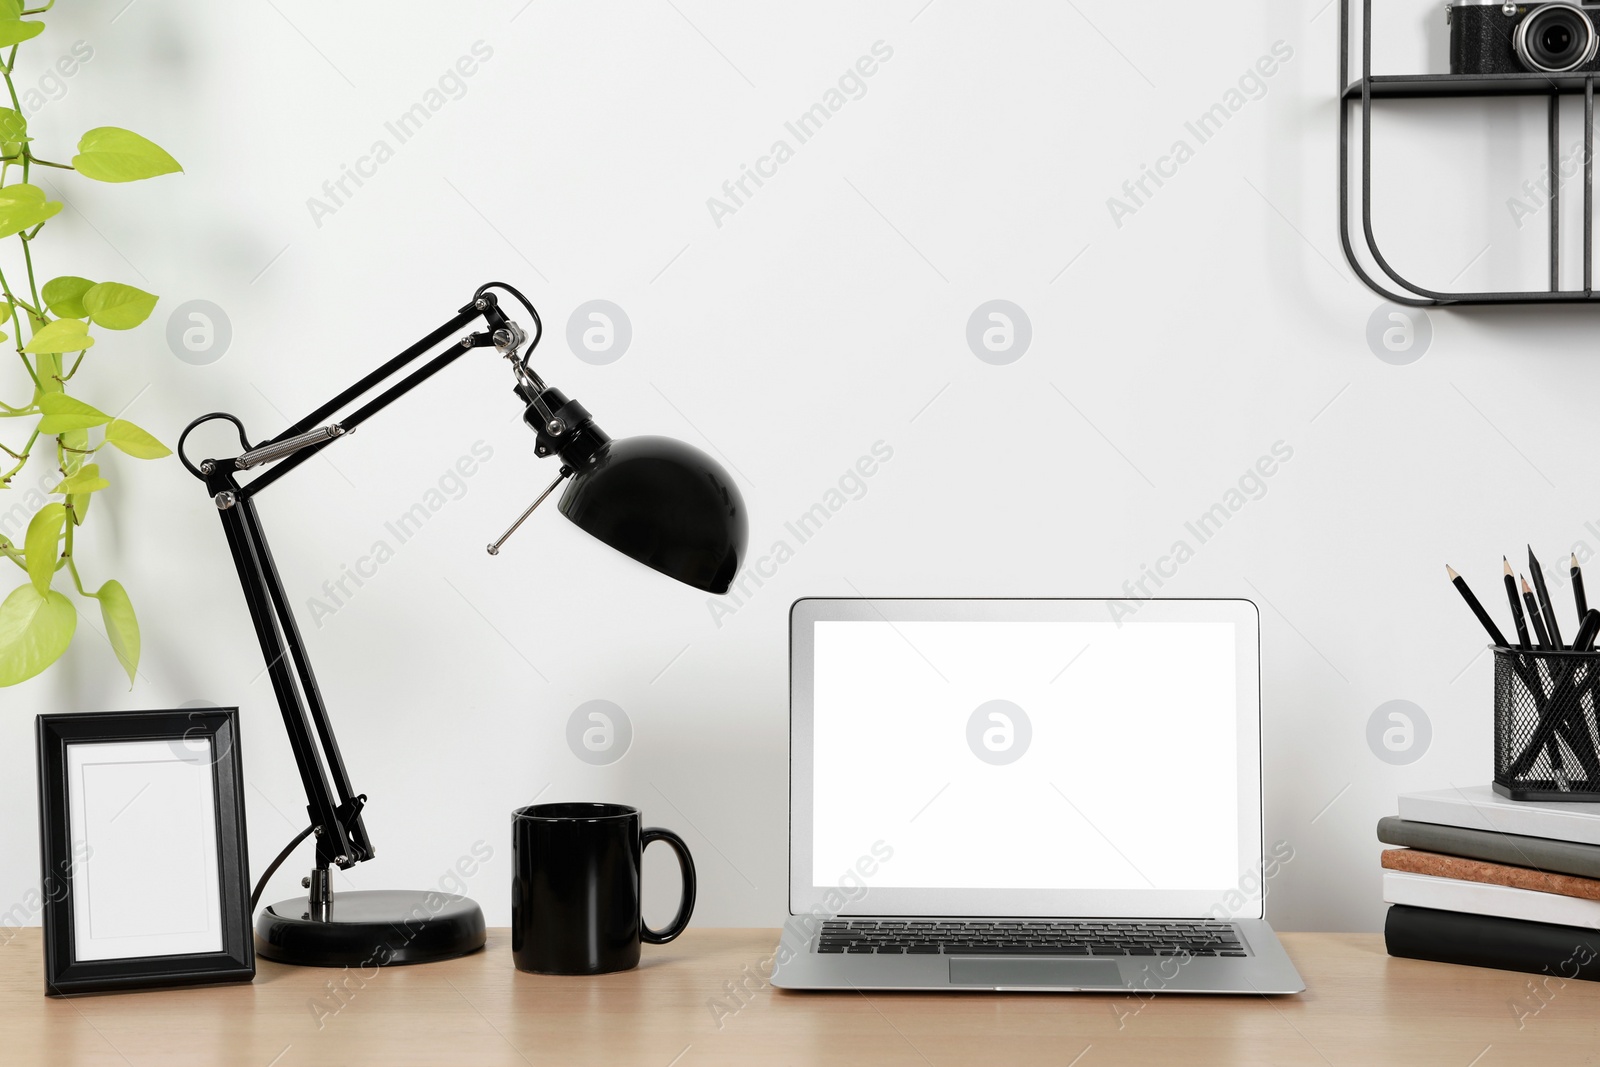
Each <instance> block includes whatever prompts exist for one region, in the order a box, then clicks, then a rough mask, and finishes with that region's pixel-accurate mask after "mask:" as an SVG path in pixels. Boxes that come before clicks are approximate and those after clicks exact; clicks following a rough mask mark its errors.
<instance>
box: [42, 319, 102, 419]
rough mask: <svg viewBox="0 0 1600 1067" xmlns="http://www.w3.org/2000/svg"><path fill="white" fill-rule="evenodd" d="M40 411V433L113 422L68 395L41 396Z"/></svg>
mask: <svg viewBox="0 0 1600 1067" xmlns="http://www.w3.org/2000/svg"><path fill="white" fill-rule="evenodd" d="M61 321H66V320H61ZM39 410H40V411H42V412H44V418H42V419H40V420H39V432H40V433H50V434H59V433H65V432H66V431H68V430H86V429H88V428H89V427H91V426H104V425H105V424H106V423H108V422H110V421H111V416H110V415H107V414H106V413H105V412H103V411H101V410H99V409H98V408H94V407H90V406H89V405H88V404H85V403H84V402H83V401H81V400H79V399H78V398H77V397H72V396H68V395H67V394H66V393H41V394H39ZM74 447H76V446H74Z"/></svg>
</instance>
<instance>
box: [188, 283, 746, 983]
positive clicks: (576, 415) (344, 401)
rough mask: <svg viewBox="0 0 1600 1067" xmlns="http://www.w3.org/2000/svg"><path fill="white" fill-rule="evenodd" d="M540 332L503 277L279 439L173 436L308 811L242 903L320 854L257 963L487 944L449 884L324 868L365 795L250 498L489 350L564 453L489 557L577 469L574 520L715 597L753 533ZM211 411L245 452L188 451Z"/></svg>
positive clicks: (413, 955)
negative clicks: (580, 389)
mask: <svg viewBox="0 0 1600 1067" xmlns="http://www.w3.org/2000/svg"><path fill="white" fill-rule="evenodd" d="M495 289H499V290H502V291H504V292H505V293H507V294H509V295H510V296H512V297H515V298H516V300H517V301H518V302H519V303H520V304H521V305H522V306H523V307H524V308H526V309H527V312H528V316H529V318H530V319H531V320H532V323H533V330H534V332H533V336H532V338H531V339H530V338H529V336H528V334H527V333H526V331H524V330H523V328H522V327H521V326H519V325H518V324H517V323H516V322H514V321H513V320H512V319H511V318H509V317H508V316H507V315H506V314H505V312H504V311H503V310H502V309H501V307H500V303H499V300H498V299H497V297H496V294H495V293H494V292H491V290H495ZM480 319H481V320H482V322H483V324H484V327H485V328H484V329H483V330H481V331H478V332H475V333H467V334H464V335H462V336H461V337H460V338H459V340H457V341H455V342H454V343H452V344H451V345H450V347H449V348H448V349H445V350H444V351H442V352H440V353H439V354H437V355H435V356H434V357H433V358H432V359H430V360H429V361H428V362H426V363H424V364H423V365H422V366H421V367H419V368H417V369H415V370H413V371H411V372H410V373H409V374H407V375H406V376H405V377H403V378H401V379H400V380H399V381H397V382H394V383H393V384H389V385H388V386H387V387H386V388H384V389H383V391H382V392H379V393H378V394H377V395H376V396H373V397H372V398H370V399H368V400H366V401H365V403H363V404H362V405H361V406H359V407H356V408H355V410H354V411H350V412H349V413H348V414H345V415H343V416H342V417H337V416H338V415H339V413H340V412H343V411H346V409H348V408H350V407H351V406H352V405H353V404H354V403H355V402H356V401H357V400H358V399H359V398H361V397H363V396H365V395H366V394H367V393H369V392H372V391H373V390H374V389H377V388H378V387H379V386H380V385H383V384H384V383H386V382H388V381H389V379H391V378H393V377H394V376H395V375H397V374H398V373H399V372H400V371H401V369H402V368H404V367H406V366H407V365H408V364H410V363H412V362H414V361H415V360H417V359H419V358H421V357H422V356H424V355H425V354H427V353H428V352H430V351H431V350H433V349H434V348H436V347H437V346H439V345H440V344H441V343H443V342H444V341H445V340H446V339H447V338H449V337H451V336H452V335H453V334H455V333H456V331H458V330H461V329H463V328H464V327H467V326H468V325H469V324H472V323H473V322H474V321H475V320H480ZM543 333H544V328H543V324H542V323H541V322H540V320H539V313H538V312H537V311H535V310H534V308H533V305H532V304H530V303H529V302H528V300H527V298H526V297H524V296H523V295H522V294H521V293H519V292H518V291H517V290H516V289H514V288H512V287H511V286H509V285H506V284H505V283H503V282H488V283H486V284H485V285H483V286H480V287H479V289H478V291H477V292H476V293H474V294H473V297H472V299H471V300H470V301H468V302H467V304H466V305H465V306H464V307H462V308H461V309H460V310H459V311H458V312H457V313H456V315H455V317H454V318H452V319H450V321H448V322H446V323H444V324H443V325H441V326H440V327H439V328H438V329H436V330H434V331H433V332H432V333H430V334H428V335H427V336H426V337H424V338H422V339H421V340H420V341H418V342H417V343H416V344H414V345H412V346H411V347H410V348H407V349H406V350H405V351H403V352H401V353H400V354H399V355H397V356H395V357H394V358H393V359H391V360H389V361H388V362H386V363H384V364H383V365H382V366H380V367H378V368H377V369H376V370H374V371H373V372H372V373H370V374H368V375H367V376H366V377H364V378H362V379H361V380H360V381H358V382H356V383H355V384H354V385H352V386H350V388H348V389H346V390H345V391H344V392H342V393H340V394H339V395H337V396H335V397H334V398H333V399H331V400H329V401H328V402H327V403H326V404H323V405H322V406H321V407H319V408H317V409H316V410H315V411H313V412H311V414H309V415H307V416H306V417H305V418H303V419H301V420H300V421H299V422H296V423H295V424H294V425H293V426H290V427H289V428H288V429H286V430H284V431H283V432H282V433H280V434H278V435H277V436H276V437H273V438H270V439H268V440H265V441H261V442H259V443H257V444H251V443H250V440H249V438H248V436H247V435H246V432H245V428H244V424H243V423H242V422H240V421H239V420H238V419H237V418H236V417H234V416H233V415H230V414H227V413H226V412H212V413H211V414H209V415H203V416H201V417H200V418H198V419H196V420H195V421H194V422H192V423H190V424H189V425H188V427H186V428H185V429H184V431H183V435H182V436H181V437H180V438H179V439H178V456H179V458H180V459H181V460H182V461H183V465H184V466H185V467H187V468H188V470H189V472H190V473H191V474H193V475H194V476H195V477H196V478H198V479H200V480H201V481H202V482H204V483H205V487H206V492H207V493H208V494H210V496H211V499H212V501H213V502H214V503H215V504H216V506H217V514H218V515H220V516H221V518H222V528H223V531H224V532H225V533H226V534H227V538H228V547H229V548H230V549H231V550H232V553H233V564H234V567H235V569H236V570H237V571H238V575H239V583H240V585H241V586H242V587H243V589H244V597H245V604H246V605H247V606H248V608H249V610H250V617H251V619H252V620H253V622H254V623H255V630H256V638H257V640H258V641H259V642H260V644H261V654H262V656H263V657H264V658H265V660H266V664H267V673H268V675H269V676H270V677H271V679H272V690H273V694H274V696H275V697H276V698H277V702H278V708H279V710H280V711H281V712H282V713H283V722H284V726H285V727H286V728H287V730H288V733H289V744H290V747H291V748H292V749H293V751H294V758H295V763H296V764H297V765H298V766H299V769H300V781H301V784H302V786H303V787H304V789H305V793H306V801H307V811H308V813H309V815H310V825H309V826H307V827H306V829H305V831H304V832H302V833H301V834H300V835H299V836H298V837H296V838H295V839H294V840H293V841H291V842H290V843H289V846H288V847H287V848H285V849H284V850H283V852H282V853H280V854H279V856H278V857H277V859H275V860H274V861H273V862H272V864H271V865H270V866H269V867H268V868H267V870H266V872H265V873H264V874H263V875H262V876H261V880H260V882H259V883H258V884H257V886H256V889H255V892H254V893H253V894H252V896H251V899H250V904H251V910H252V911H253V910H254V909H255V906H256V904H257V902H258V901H259V900H260V896H261V892H262V890H263V889H264V888H265V887H266V884H267V880H268V879H269V878H271V877H272V874H273V872H275V871H276V870H277V869H278V867H279V866H280V865H281V864H282V863H283V862H284V861H285V860H286V859H288V857H289V856H290V854H291V853H292V852H293V851H294V849H295V848H296V847H297V846H298V845H299V844H300V842H302V841H304V840H305V839H306V838H307V837H311V836H313V835H314V836H315V837H316V850H317V853H316V864H315V866H314V867H313V868H312V870H311V873H310V875H309V876H308V877H306V878H305V879H304V880H303V881H302V883H301V884H302V886H304V887H305V888H306V889H307V890H308V892H307V894H306V896H304V897H296V898H293V899H290V900H285V901H280V902H278V903H276V904H272V905H270V906H269V907H267V908H266V909H265V910H263V911H262V913H261V917H260V919H259V920H258V921H257V923H256V945H257V949H256V950H257V951H258V952H259V953H260V954H261V955H262V956H264V957H266V958H267V959H272V960H279V961H281V962H284V963H295V964H306V965H314V966H344V965H353V966H379V965H386V964H397V963H422V962H427V961H431V960H441V959H450V958H452V957H455V956H460V955H464V954H466V953H468V952H472V951H474V950H476V949H478V948H480V947H482V945H483V943H484V922H483V912H482V911H481V910H480V909H479V908H478V905H477V904H475V903H473V902H472V901H471V900H468V899H467V898H465V897H461V896H455V895H453V894H446V893H438V892H428V891H397V890H378V891H363V892H340V893H337V894H335V893H334V892H333V887H332V882H331V879H330V874H331V871H332V868H334V867H339V868H340V869H348V868H350V867H353V866H355V865H356V864H358V863H362V862H365V861H366V860H369V859H371V858H372V857H373V855H374V850H373V847H372V842H371V841H370V839H369V838H368V836H367V830H366V826H365V825H364V824H363V822H362V808H363V807H364V806H365V804H366V801H367V797H366V794H364V793H357V792H356V791H355V790H354V789H353V788H352V787H351V784H350V777H349V774H348V773H347V772H346V770H345V765H344V759H343V757H342V756H341V755H340V752H339V744H338V742H337V740H336V739H335V738H334V735H333V726H332V724H331V723H330V721H329V719H328V713H327V708H326V706H325V705H324V703H323V699H322V691H321V689H320V688H319V687H318V685H317V680H316V677H315V676H314V675H313V674H312V671H311V663H310V660H309V659H308V658H307V655H306V650H305V644H304V642H303V640H302V639H301V636H300V630H299V627H298V626H297V625H296V624H295V620H294V615H293V613H292V612H291V611H290V608H289V598H288V595H287V594H286V593H285V592H284V588H283V582H282V580H281V579H280V578H279V577H278V569H277V566H276V565H275V564H274V563H273V560H272V553H271V551H270V550H269V549H268V547H267V539H266V535H265V533H263V531H262V527H261V520H260V517H259V516H258V515H257V514H256V508H255V503H254V498H255V496H256V494H258V493H260V492H261V491H262V490H263V489H266V488H267V487H268V486H270V485H272V484H273V483H274V482H276V481H278V479H280V478H282V477H283V476H284V475H285V474H288V473H289V472H290V471H292V470H293V469H295V468H296V467H298V466H300V465H301V464H302V463H304V462H306V461H307V460H308V459H310V458H311V457H312V456H315V455H316V454H317V453H318V452H320V451H321V450H322V449H324V448H326V447H328V446H329V445H330V444H332V443H333V442H334V441H335V440H337V439H338V438H340V437H344V436H346V435H348V434H350V433H351V432H353V431H354V430H355V429H356V428H357V427H358V426H360V425H361V424H362V423H363V422H365V421H366V420H367V419H368V418H369V417H371V416H372V415H375V414H377V413H378V412H379V411H381V410H383V409H384V408H386V407H388V406H389V405H390V404H391V403H393V402H394V401H395V400H397V399H398V398H399V397H401V396H402V395H404V394H405V393H407V392H410V391H411V390H412V389H413V388H415V387H416V386H418V385H420V384H421V383H422V382H423V381H424V380H426V379H428V378H430V377H432V376H433V375H434V374H436V373H438V372H439V371H441V370H443V369H444V368H445V367H446V366H448V365H449V364H451V363H453V362H454V361H455V360H456V359H458V358H460V357H461V356H463V355H465V354H466V353H467V352H470V351H472V350H473V349H478V348H493V349H494V350H495V351H496V352H498V353H499V354H500V355H501V356H503V357H505V359H506V360H507V362H508V363H509V364H510V367H511V372H512V375H513V377H514V379H515V381H514V384H513V390H514V392H515V393H516V395H517V397H518V398H519V400H520V401H521V403H522V404H523V406H524V411H523V416H522V417H523V421H524V422H525V423H526V424H527V426H528V427H529V428H530V429H531V430H533V433H534V452H535V454H536V455H538V456H540V457H548V456H552V455H553V456H556V457H558V458H559V460H560V462H561V470H560V473H559V474H558V475H557V476H556V479H555V481H553V482H551V483H550V485H549V487H548V488H546V489H545V490H544V492H542V493H540V494H539V497H538V499H536V500H535V501H534V502H533V503H532V504H531V505H530V506H529V507H528V509H527V510H526V511H524V512H523V513H522V514H521V515H520V516H518V518H517V519H516V521H515V522H513V523H512V524H511V526H510V528H508V529H507V530H506V531H505V533H504V534H502V535H501V536H500V537H499V538H498V539H497V540H496V541H494V542H493V543H492V544H490V545H489V554H490V555H497V554H498V553H499V551H500V548H501V546H502V545H503V544H505V542H506V539H507V538H509V537H510V536H511V535H512V534H513V533H514V532H516V529H517V527H519V526H521V525H522V523H523V522H524V521H525V520H526V519H527V518H528V516H529V515H531V514H532V513H533V510H534V508H537V507H538V506H539V505H540V504H541V503H543V502H544V500H545V499H546V498H547V497H549V496H550V494H551V493H553V492H555V490H556V488H557V487H558V486H560V485H561V483H562V482H563V481H566V480H567V479H568V478H571V481H570V482H569V483H568V484H567V487H566V490H565V492H563V493H562V495H561V499H560V501H559V502H558V503H557V508H558V509H559V510H560V512H561V513H562V514H563V515H565V516H566V517H567V518H568V519H570V520H572V521H573V522H574V523H576V524H577V525H578V527H579V528H580V529H582V530H584V531H586V532H588V533H589V534H591V535H593V536H594V537H597V538H599V539H600V540H601V541H604V542H605V543H606V544H608V545H610V546H611V547H612V548H615V549H616V550H617V551H619V552H621V553H623V554H624V555H627V556H631V557H632V558H634V559H636V560H638V561H639V562H640V563H643V564H645V565H646V566H648V567H651V568H654V569H655V570H658V571H660V572H661V573H662V574H665V575H667V576H668V577H670V578H676V579H677V580H678V581H680V582H683V583H685V584H687V585H691V586H694V587H695V588H696V589H704V590H706V591H707V592H711V593H725V592H727V590H728V586H729V585H730V584H731V583H732V582H733V578H734V574H735V573H736V572H737V570H738V567H739V562H740V560H741V558H742V557H743V556H744V553H745V541H746V538H747V535H748V530H747V519H746V515H745V506H744V501H743V499H742V498H741V497H740V494H739V489H738V487H737V486H736V485H734V482H733V479H732V478H730V477H729V476H728V472H727V471H725V470H724V469H723V468H722V466H721V465H720V464H718V463H717V462H716V461H715V460H713V459H712V458H711V457H710V456H708V455H706V454H705V453H704V452H701V451H700V450H699V449H697V448H693V447H691V446H689V445H686V444H683V443H682V442H679V441H674V440H671V439H670V438H665V437H629V438H622V439H619V440H615V441H614V440H612V439H611V438H610V437H609V436H607V434H606V433H605V431H603V430H601V429H600V427H598V426H596V425H595V423H594V420H593V419H592V418H591V417H590V415H589V412H588V410H587V409H585V408H584V406H583V405H582V404H580V403H578V402H577V401H576V400H570V399H568V398H567V397H566V396H565V395H564V394H563V393H562V392H561V391H560V390H558V389H553V388H550V387H549V386H547V385H545V383H544V382H543V380H541V379H540V377H539V375H538V374H536V373H535V372H534V371H533V369H532V368H531V367H530V366H529V365H528V360H529V357H530V356H531V355H532V354H533V350H534V348H535V347H536V346H537V345H538V343H539V339H540V337H541V336H543ZM524 347H525V348H526V351H524ZM215 420H222V421H225V422H229V423H232V424H233V426H234V428H235V430H236V431H237V432H238V437H239V447H240V452H239V454H238V455H236V456H231V457H226V458H221V459H215V458H213V459H205V460H202V461H201V462H200V463H199V464H198V465H196V464H194V463H192V462H191V461H190V460H189V458H188V455H187V453H186V452H185V450H184V445H185V443H186V442H187V440H188V437H189V434H191V433H192V432H194V430H195V428H196V427H198V426H201V425H203V424H205V423H207V422H212V421H215ZM328 420H331V421H328ZM269 464H271V465H272V466H271V467H270V468H269V469H267V470H265V471H263V472H261V473H259V474H254V475H252V476H251V477H250V478H249V480H248V481H245V482H243V483H241V482H240V481H239V476H240V475H241V474H244V473H245V472H251V471H256V470H257V469H258V468H263V467H267V466H268V465H269Z"/></svg>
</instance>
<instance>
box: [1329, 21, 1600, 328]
mask: <svg viewBox="0 0 1600 1067" xmlns="http://www.w3.org/2000/svg"><path fill="white" fill-rule="evenodd" d="M1350 4H1351V0H1339V85H1340V91H1341V96H1340V104H1339V240H1340V243H1341V244H1342V245H1343V246H1344V257H1345V260H1346V261H1347V262H1348V263H1349V264H1350V269H1351V270H1353V271H1355V273H1356V276H1357V277H1359V278H1360V279H1361V280H1362V281H1363V282H1365V283H1366V284H1367V287H1368V288H1370V289H1371V290H1372V291H1373V292H1375V293H1378V294H1379V295H1380V296H1383V297H1385V298H1386V299H1388V300H1392V301H1394V302H1395V303H1397V304H1408V305H1410V306H1412V307H1440V306H1446V305H1454V306H1465V305H1485V304H1584V303H1596V302H1600V294H1597V293H1595V291H1594V288H1593V278H1594V248H1593V246H1594V94H1595V81H1596V79H1597V78H1600V74H1476V75H1462V74H1378V75H1374V74H1373V73H1372V0H1362V16H1361V74H1360V77H1357V78H1354V79H1353V80H1352V78H1351V72H1350ZM1508 96H1509V97H1545V98H1547V99H1548V100H1549V108H1548V141H1549V164H1550V173H1551V174H1553V175H1557V178H1556V180H1555V181H1553V182H1552V183H1551V189H1550V210H1549V215H1550V244H1549V247H1550V285H1549V288H1547V289H1518V290H1509V291H1505V292H1459V293H1451V292H1442V291H1440V290H1436V289H1429V288H1426V287H1425V286H1421V285H1418V284H1416V283H1415V282H1412V281H1409V280H1408V279H1406V278H1405V277H1404V276H1403V275H1401V274H1400V273H1399V272H1398V271H1396V270H1395V269H1394V268H1393V267H1392V266H1390V265H1389V261H1388V260H1387V259H1385V258H1384V255H1383V253H1382V252H1381V251H1379V249H1378V240H1377V237H1376V235H1375V234H1374V233H1373V229H1372V102H1373V101H1374V100H1448V99H1455V98H1471V97H1476V98H1482V97H1508ZM1563 96H1582V97H1583V288H1581V289H1563V288H1562V287H1561V199H1560V198H1561V190H1560V184H1561V183H1560V179H1559V169H1560V146H1559V140H1560V136H1561V98H1562V97H1563ZM1357 105H1359V115H1360V117H1361V239H1362V241H1363V243H1364V244H1365V246H1366V251H1367V253H1368V254H1369V255H1370V256H1371V257H1372V261H1373V262H1374V263H1376V264H1377V265H1378V268H1379V269H1380V270H1381V271H1382V272H1383V274H1384V275H1385V278H1386V280H1387V282H1388V283H1389V284H1390V285H1392V286H1396V287H1398V288H1399V289H1401V290H1404V292H1394V291H1393V290H1391V289H1390V288H1387V287H1386V286H1385V285H1384V284H1380V283H1379V282H1378V281H1377V280H1375V279H1374V278H1373V277H1372V275H1371V273H1370V272H1369V271H1368V270H1367V269H1366V267H1364V266H1363V265H1362V264H1361V262H1360V260H1359V259H1357V257H1356V251H1355V242H1354V240H1353V239H1352V237H1351V233H1350V222H1351V218H1350V215H1351V213H1350V125H1351V123H1350V118H1351V112H1352V111H1353V110H1356V106H1357Z"/></svg>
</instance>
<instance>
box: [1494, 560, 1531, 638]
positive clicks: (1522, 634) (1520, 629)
mask: <svg viewBox="0 0 1600 1067" xmlns="http://www.w3.org/2000/svg"><path fill="white" fill-rule="evenodd" d="M1500 563H1501V564H1502V565H1503V566H1504V567H1505V569H1506V575H1505V577H1506V599H1507V600H1509V601H1510V602H1511V621H1512V622H1514V623H1516V624H1517V647H1518V648H1520V649H1522V651H1524V652H1526V651H1528V649H1529V648H1530V647H1531V646H1530V645H1529V643H1528V620H1527V619H1525V618H1524V617H1523V615H1522V601H1521V600H1519V599H1517V580H1516V579H1515V578H1514V577H1512V575H1511V561H1510V560H1508V559H1506V558H1505V557H1504V556H1501V557H1500Z"/></svg>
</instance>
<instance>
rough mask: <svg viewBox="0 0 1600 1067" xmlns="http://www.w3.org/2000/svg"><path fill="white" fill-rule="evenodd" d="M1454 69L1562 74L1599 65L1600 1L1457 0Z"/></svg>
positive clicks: (1452, 15) (1450, 10) (1449, 15)
mask: <svg viewBox="0 0 1600 1067" xmlns="http://www.w3.org/2000/svg"><path fill="white" fill-rule="evenodd" d="M1445 19H1446V21H1448V22H1449V24H1450V73H1451V74H1561V73H1567V72H1576V73H1589V72H1592V71H1597V70H1600V60H1597V59H1596V58H1595V54H1596V52H1597V51H1600V34H1597V33H1596V31H1595V23H1596V22H1597V21H1600V3H1595V4H1587V3H1566V2H1564V0H1557V2H1553V3H1535V4H1509V3H1503V2H1502V0H1454V2H1453V3H1450V4H1446V5H1445Z"/></svg>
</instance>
